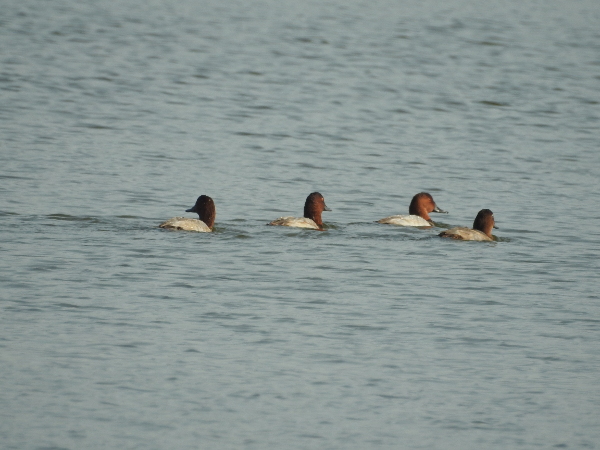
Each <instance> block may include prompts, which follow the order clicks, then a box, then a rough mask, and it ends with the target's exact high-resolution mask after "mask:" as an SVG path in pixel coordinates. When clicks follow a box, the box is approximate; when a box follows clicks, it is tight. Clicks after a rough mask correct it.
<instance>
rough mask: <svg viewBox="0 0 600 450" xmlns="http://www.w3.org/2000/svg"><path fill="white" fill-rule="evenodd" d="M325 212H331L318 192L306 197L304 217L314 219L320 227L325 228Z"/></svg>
mask: <svg viewBox="0 0 600 450" xmlns="http://www.w3.org/2000/svg"><path fill="white" fill-rule="evenodd" d="M323 211H331V209H329V208H328V207H327V205H326V204H325V199H324V198H323V196H322V195H321V194H320V193H318V192H313V193H312V194H310V195H309V196H308V197H306V202H305V203H304V217H306V218H308V219H312V220H314V221H315V223H316V224H317V225H318V226H319V228H323V220H321V213H322V212H323Z"/></svg>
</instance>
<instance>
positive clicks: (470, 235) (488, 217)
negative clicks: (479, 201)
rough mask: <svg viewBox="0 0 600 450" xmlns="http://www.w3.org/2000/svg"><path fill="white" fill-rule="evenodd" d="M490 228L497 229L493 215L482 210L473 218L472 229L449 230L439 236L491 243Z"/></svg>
mask: <svg viewBox="0 0 600 450" xmlns="http://www.w3.org/2000/svg"><path fill="white" fill-rule="evenodd" d="M492 228H498V227H497V226H496V221H495V220H494V213H493V212H492V211H490V210H489V209H482V210H481V211H479V212H478V213H477V217H475V221H474V222H473V229H471V228H467V227H455V228H450V229H449V230H446V231H442V232H441V233H440V234H439V236H441V237H446V238H452V239H460V240H463V241H493V240H494V236H492Z"/></svg>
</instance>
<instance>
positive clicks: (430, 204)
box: [377, 192, 448, 227]
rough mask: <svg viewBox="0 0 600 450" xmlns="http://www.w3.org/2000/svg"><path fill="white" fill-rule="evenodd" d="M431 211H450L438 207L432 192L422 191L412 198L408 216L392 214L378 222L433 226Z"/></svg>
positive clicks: (407, 225)
mask: <svg viewBox="0 0 600 450" xmlns="http://www.w3.org/2000/svg"><path fill="white" fill-rule="evenodd" d="M430 212H435V213H446V214H448V211H442V210H441V209H440V208H438V206H437V205H436V204H435V201H434V200H433V197H432V196H431V194H429V193H427V192H420V193H418V194H417V195H415V196H414V197H413V198H412V200H411V202H410V206H409V207H408V214H409V215H408V216H407V215H399V216H390V217H386V218H384V219H380V220H378V221H377V223H389V224H391V225H402V226H405V227H431V226H433V221H432V220H431V217H429V213H430Z"/></svg>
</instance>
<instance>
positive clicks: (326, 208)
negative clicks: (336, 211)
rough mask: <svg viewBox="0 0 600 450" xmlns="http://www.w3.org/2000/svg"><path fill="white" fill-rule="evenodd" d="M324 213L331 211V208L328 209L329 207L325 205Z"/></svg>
mask: <svg viewBox="0 0 600 450" xmlns="http://www.w3.org/2000/svg"><path fill="white" fill-rule="evenodd" d="M323 211H331V208H328V207H327V205H323Z"/></svg>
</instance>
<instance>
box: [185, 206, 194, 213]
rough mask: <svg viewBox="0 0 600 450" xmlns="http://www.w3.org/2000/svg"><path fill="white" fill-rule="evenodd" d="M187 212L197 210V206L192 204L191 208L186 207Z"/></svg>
mask: <svg viewBox="0 0 600 450" xmlns="http://www.w3.org/2000/svg"><path fill="white" fill-rule="evenodd" d="M185 212H196V206H195V205H194V206H192V207H191V208H190V209H186V210H185Z"/></svg>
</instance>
